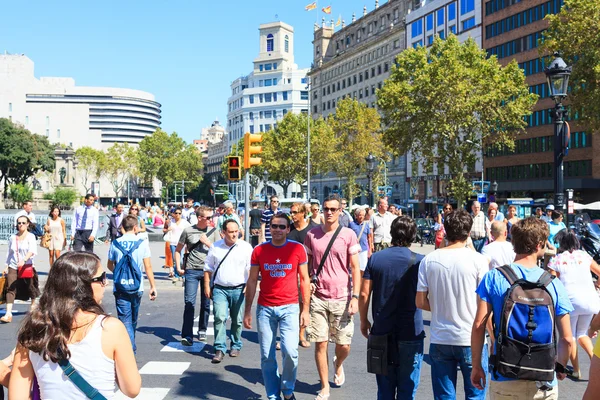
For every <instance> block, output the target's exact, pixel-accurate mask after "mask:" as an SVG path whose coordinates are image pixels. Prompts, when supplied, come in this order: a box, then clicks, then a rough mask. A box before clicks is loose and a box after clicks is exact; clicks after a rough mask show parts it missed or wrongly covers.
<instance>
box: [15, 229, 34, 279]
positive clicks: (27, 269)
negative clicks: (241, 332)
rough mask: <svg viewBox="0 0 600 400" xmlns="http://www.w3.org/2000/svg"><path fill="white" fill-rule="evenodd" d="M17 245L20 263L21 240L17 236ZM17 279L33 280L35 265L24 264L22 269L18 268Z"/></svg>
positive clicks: (30, 263)
mask: <svg viewBox="0 0 600 400" xmlns="http://www.w3.org/2000/svg"><path fill="white" fill-rule="evenodd" d="M15 243H16V245H17V262H19V238H18V237H17V236H15ZM17 278H33V263H32V262H31V261H30V262H29V264H24V265H23V266H22V267H17Z"/></svg>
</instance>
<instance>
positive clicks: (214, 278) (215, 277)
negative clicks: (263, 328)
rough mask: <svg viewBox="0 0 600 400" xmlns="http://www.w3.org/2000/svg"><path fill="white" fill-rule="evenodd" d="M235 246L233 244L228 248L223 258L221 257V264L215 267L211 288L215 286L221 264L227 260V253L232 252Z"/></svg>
mask: <svg viewBox="0 0 600 400" xmlns="http://www.w3.org/2000/svg"><path fill="white" fill-rule="evenodd" d="M235 246H237V243H235V244H234V245H233V246H231V247H230V248H229V250H228V251H227V253H226V254H225V257H223V258H222V259H221V262H219V265H217V268H216V269H215V273H214V275H213V286H215V281H216V279H217V273H218V272H219V268H221V264H223V261H225V259H226V258H227V256H228V255H229V253H231V250H233V248H234V247H235Z"/></svg>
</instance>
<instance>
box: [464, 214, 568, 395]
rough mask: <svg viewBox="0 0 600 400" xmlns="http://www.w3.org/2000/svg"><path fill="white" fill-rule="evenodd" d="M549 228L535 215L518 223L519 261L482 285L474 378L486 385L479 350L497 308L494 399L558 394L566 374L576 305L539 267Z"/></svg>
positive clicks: (514, 234) (515, 235)
mask: <svg viewBox="0 0 600 400" xmlns="http://www.w3.org/2000/svg"><path fill="white" fill-rule="evenodd" d="M548 233H549V230H548V224H546V223H545V222H544V221H542V220H540V219H537V218H535V217H529V218H525V219H522V220H520V221H519V222H517V223H515V224H514V225H513V226H512V230H511V234H512V244H513V246H514V250H515V253H516V254H517V255H516V257H515V261H514V262H513V263H512V264H511V265H505V266H502V267H499V268H496V269H493V270H491V271H490V272H488V273H487V274H486V275H485V276H484V278H483V280H482V282H481V284H480V285H479V287H478V288H477V295H478V298H477V301H478V304H477V313H476V316H475V322H474V323H473V330H472V335H471V349H472V354H473V370H472V372H471V383H472V384H473V385H474V386H475V387H477V388H483V387H485V386H486V374H485V372H484V371H483V369H482V368H481V357H480V354H481V349H482V348H483V345H484V341H485V329H486V325H487V324H488V319H489V318H490V314H492V324H493V335H494V338H495V339H494V340H493V343H494V352H493V356H492V357H490V366H491V384H490V386H489V393H490V398H491V399H492V400H495V399H507V398H510V399H512V400H525V399H527V400H531V399H539V400H542V399H543V400H554V399H558V381H557V378H558V379H560V380H562V379H564V378H565V376H566V369H565V366H566V364H567V361H568V360H569V352H570V349H571V342H572V334H571V325H570V318H569V313H571V312H572V311H573V306H572V305H571V302H570V301H569V296H568V294H567V292H566V290H565V288H564V286H563V284H562V283H561V282H560V281H559V280H558V279H553V277H552V276H551V275H550V274H549V273H548V272H546V271H544V270H543V269H541V268H540V267H538V264H537V261H538V258H540V257H543V256H544V249H545V244H546V240H547V239H548ZM557 331H558V335H559V336H558V337H556V336H555V335H556V332H557Z"/></svg>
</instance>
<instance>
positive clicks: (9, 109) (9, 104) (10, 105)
mask: <svg viewBox="0 0 600 400" xmlns="http://www.w3.org/2000/svg"><path fill="white" fill-rule="evenodd" d="M8 112H12V103H8Z"/></svg>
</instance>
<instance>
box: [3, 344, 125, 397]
mask: <svg viewBox="0 0 600 400" xmlns="http://www.w3.org/2000/svg"><path fill="white" fill-rule="evenodd" d="M130 346H131V345H130ZM34 376H35V373H34V372H33V366H32V365H31V360H30V359H29V350H27V349H26V348H25V347H23V346H21V345H20V344H17V350H16V352H15V360H14V363H13V368H12V371H11V373H10V381H9V384H8V398H9V399H29V394H30V391H31V385H32V384H33V378H34Z"/></svg>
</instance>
